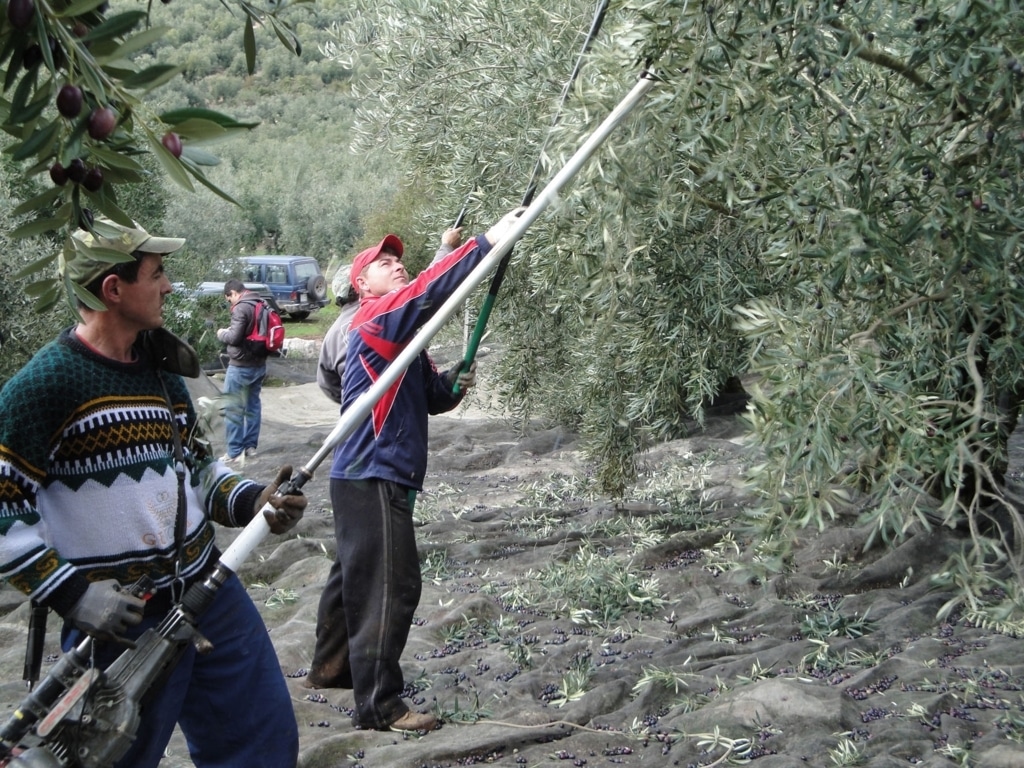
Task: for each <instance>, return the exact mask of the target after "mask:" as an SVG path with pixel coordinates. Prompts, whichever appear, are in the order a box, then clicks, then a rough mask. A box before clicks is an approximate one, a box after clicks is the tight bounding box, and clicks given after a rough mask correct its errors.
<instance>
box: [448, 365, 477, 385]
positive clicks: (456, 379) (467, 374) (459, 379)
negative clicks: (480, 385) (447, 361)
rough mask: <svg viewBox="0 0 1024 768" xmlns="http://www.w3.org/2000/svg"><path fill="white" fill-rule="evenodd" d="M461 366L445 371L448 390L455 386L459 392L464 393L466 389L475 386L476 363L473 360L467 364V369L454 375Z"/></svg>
mask: <svg viewBox="0 0 1024 768" xmlns="http://www.w3.org/2000/svg"><path fill="white" fill-rule="evenodd" d="M461 367H462V366H461V365H459V366H457V367H455V368H452V369H451V370H449V371H446V372H445V374H444V377H445V378H446V379H447V380H448V388H449V389H453V388H454V387H455V385H456V384H458V385H459V392H465V391H466V390H467V389H469V388H470V387H472V386H473V385H474V384H476V361H475V360H474V361H473V362H472V363H470V364H469V368H468V369H466V370H463V371H461V373H456V371H459V370H460V369H461Z"/></svg>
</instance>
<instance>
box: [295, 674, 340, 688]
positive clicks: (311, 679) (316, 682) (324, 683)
mask: <svg viewBox="0 0 1024 768" xmlns="http://www.w3.org/2000/svg"><path fill="white" fill-rule="evenodd" d="M302 687H303V688H312V689H313V690H314V691H319V690H320V689H321V688H346V689H351V688H352V677H351V676H350V675H349V676H345V677H344V678H343V679H341V680H321V679H320V678H318V677H317V676H316V675H312V674H307V675H306V679H305V680H303V681H302Z"/></svg>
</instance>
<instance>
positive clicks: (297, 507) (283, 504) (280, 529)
mask: <svg viewBox="0 0 1024 768" xmlns="http://www.w3.org/2000/svg"><path fill="white" fill-rule="evenodd" d="M291 476H292V467H291V464H285V465H284V466H283V467H281V469H279V470H278V471H277V477H275V478H274V482H272V483H271V484H270V485H268V486H267V487H266V488H264V489H263V491H262V492H261V493H260V495H259V498H258V499H256V508H255V509H254V510H253V514H259V511H260V510H261V509H262V508H263V506H264V505H265V504H266V503H267V502H270V506H272V507H273V508H274V509H273V510H269V509H268V510H267V511H266V512H264V513H263V516H264V517H265V518H266V519H267V523H269V524H270V532H271V533H276V534H282V533H287V532H288V531H290V530H291V529H292V528H294V527H295V524H296V523H297V522H299V520H301V519H302V515H303V513H304V512H305V511H306V503H307V499H306V497H305V496H303V495H302V494H301V493H294V494H289V495H288V496H277V495H276V494H277V489H278V488H280V487H281V483H283V482H285V481H286V480H289V479H290V478H291Z"/></svg>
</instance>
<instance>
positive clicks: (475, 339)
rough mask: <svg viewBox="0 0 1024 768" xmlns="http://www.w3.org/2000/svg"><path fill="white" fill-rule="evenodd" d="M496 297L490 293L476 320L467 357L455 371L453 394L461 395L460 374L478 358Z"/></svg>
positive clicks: (467, 347)
mask: <svg viewBox="0 0 1024 768" xmlns="http://www.w3.org/2000/svg"><path fill="white" fill-rule="evenodd" d="M494 299H495V295H494V294H493V293H488V294H487V296H486V297H485V298H484V303H483V306H481V307H480V314H479V315H478V316H477V319H476V326H475V327H474V328H473V335H472V336H470V338H469V344H467V345H466V356H465V357H464V358H463V359H462V360H460V361H459V367H458V368H456V369H455V383H454V384H452V394H455V395H457V394H459V392H461V390H462V388H461V387H460V386H459V374H460V373H462V372H463V371H468V370H469V367H470V366H471V365H472V364H473V359H474V358H475V357H476V351H477V349H479V347H480V340H481V339H483V337H484V328H485V326H486V325H487V318H489V317H490V316H491V307H493V306H494Z"/></svg>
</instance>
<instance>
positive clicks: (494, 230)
mask: <svg viewBox="0 0 1024 768" xmlns="http://www.w3.org/2000/svg"><path fill="white" fill-rule="evenodd" d="M525 210H526V209H525V208H516V209H515V210H514V211H509V212H508V213H506V214H505V215H504V216H502V217H501V219H499V220H498V222H497V223H496V224H494V225H493V226H491V228H490V229H488V230H487V234H486V235H484V237H486V238H487V242H488V243H490V244H491V245H492V246H494V245H497V243H498V241H500V240H501V239H502V238H504V237H505V235H507V234H508V233H509V231H510V230H511V229H512V228H513V227H514V226H515V225H516V223H517V222H518V221H519V217H520V216H521V215H522V213H523V211H525Z"/></svg>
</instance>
